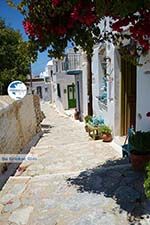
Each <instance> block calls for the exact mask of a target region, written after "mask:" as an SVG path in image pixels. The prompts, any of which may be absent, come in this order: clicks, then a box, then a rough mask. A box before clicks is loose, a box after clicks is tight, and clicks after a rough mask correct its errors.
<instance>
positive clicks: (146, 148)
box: [129, 131, 150, 154]
mask: <svg viewBox="0 0 150 225" xmlns="http://www.w3.org/2000/svg"><path fill="white" fill-rule="evenodd" d="M129 143H130V145H131V149H132V150H131V152H132V151H134V152H136V153H137V154H143V153H144V154H146V153H150V132H143V131H137V132H133V133H132V134H131V135H130V136H129Z"/></svg>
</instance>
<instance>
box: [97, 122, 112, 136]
mask: <svg viewBox="0 0 150 225" xmlns="http://www.w3.org/2000/svg"><path fill="white" fill-rule="evenodd" d="M99 132H100V133H101V134H111V132H112V130H111V128H110V127H109V126H107V125H105V124H104V125H101V126H100V127H99Z"/></svg>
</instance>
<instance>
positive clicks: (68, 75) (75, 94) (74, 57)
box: [50, 49, 83, 112]
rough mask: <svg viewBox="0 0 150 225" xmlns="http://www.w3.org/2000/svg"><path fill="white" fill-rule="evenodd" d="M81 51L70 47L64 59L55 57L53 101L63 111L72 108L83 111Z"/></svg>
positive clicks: (52, 88) (52, 75) (52, 82)
mask: <svg viewBox="0 0 150 225" xmlns="http://www.w3.org/2000/svg"><path fill="white" fill-rule="evenodd" d="M80 55H81V54H80V52H79V53H75V52H74V51H73V49H68V52H67V53H66V56H65V57H64V59H62V60H58V59H53V65H52V68H53V69H52V73H51V78H50V79H51V90H52V102H53V103H55V105H56V107H57V109H58V110H59V111H61V112H63V111H64V110H67V109H70V108H77V109H78V110H80V111H82V105H83V104H82V94H81V92H82V82H81V73H82V71H81V61H80V59H81V58H80Z"/></svg>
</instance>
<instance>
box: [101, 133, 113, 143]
mask: <svg viewBox="0 0 150 225" xmlns="http://www.w3.org/2000/svg"><path fill="white" fill-rule="evenodd" d="M101 138H102V139H103V141H104V142H111V141H112V135H111V134H102V136H101Z"/></svg>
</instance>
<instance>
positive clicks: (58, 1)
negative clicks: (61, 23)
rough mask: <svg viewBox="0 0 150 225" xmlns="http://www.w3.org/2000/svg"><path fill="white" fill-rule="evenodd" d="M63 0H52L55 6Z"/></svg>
mask: <svg viewBox="0 0 150 225" xmlns="http://www.w3.org/2000/svg"><path fill="white" fill-rule="evenodd" d="M60 2H61V0H52V5H53V6H54V7H56V6H58V5H59V4H60Z"/></svg>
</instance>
